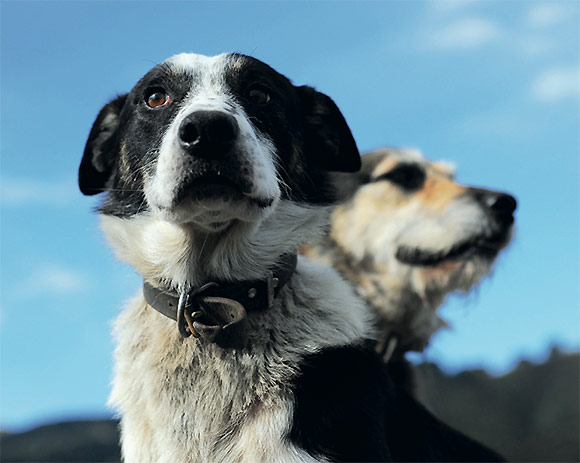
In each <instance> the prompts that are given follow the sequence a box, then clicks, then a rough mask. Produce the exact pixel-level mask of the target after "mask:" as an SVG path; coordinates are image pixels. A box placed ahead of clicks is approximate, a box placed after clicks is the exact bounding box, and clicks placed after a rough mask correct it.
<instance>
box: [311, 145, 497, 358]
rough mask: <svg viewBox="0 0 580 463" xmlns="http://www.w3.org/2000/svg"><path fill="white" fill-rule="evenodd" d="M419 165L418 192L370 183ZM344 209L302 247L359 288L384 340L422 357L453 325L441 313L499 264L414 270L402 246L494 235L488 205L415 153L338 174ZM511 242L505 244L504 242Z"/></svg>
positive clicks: (384, 154) (378, 157) (390, 154)
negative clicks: (448, 300)
mask: <svg viewBox="0 0 580 463" xmlns="http://www.w3.org/2000/svg"><path fill="white" fill-rule="evenodd" d="M401 162H405V163H416V164H418V165H420V166H422V167H423V168H424V169H425V171H426V181H425V183H424V185H423V187H422V188H421V189H420V190H418V191H411V192H409V191H405V190H404V189H403V188H401V187H400V186H398V185H396V184H393V183H392V182H389V181H386V180H383V181H376V182H372V181H371V182H368V178H367V179H365V178H364V176H365V175H367V176H370V178H371V179H373V178H377V177H379V176H380V175H381V174H383V173H385V172H388V171H390V170H391V169H392V168H394V167H395V166H396V165H397V164H399V163H401ZM337 184H338V185H343V186H344V189H345V190H350V191H345V192H344V196H345V197H346V198H347V199H346V200H345V201H344V203H343V204H341V205H339V206H338V207H336V208H335V210H334V211H333V213H332V225H331V228H330V230H329V233H328V234H327V236H326V237H324V238H323V239H322V240H319V241H317V242H314V243H312V244H310V245H309V246H305V247H303V248H302V251H303V252H304V253H305V254H306V255H308V256H309V257H312V258H314V259H317V260H320V261H323V262H326V263H328V264H331V265H332V266H334V267H335V268H337V269H338V270H339V272H340V273H341V274H342V275H343V276H344V277H345V278H346V279H347V280H348V281H349V282H350V283H351V284H352V285H353V286H354V287H355V289H356V291H357V292H358V294H359V295H360V296H362V298H363V299H364V300H366V301H367V303H368V304H369V305H370V306H371V307H372V308H373V309H374V310H375V312H376V313H377V314H378V316H379V320H380V321H379V326H380V328H381V330H382V332H383V335H384V337H385V338H387V337H389V336H391V335H396V336H397V337H398V338H399V341H398V342H399V348H401V349H403V350H417V351H421V350H423V349H424V348H425V346H426V345H427V344H428V343H429V340H430V338H431V336H432V335H433V334H434V333H435V332H436V331H437V330H438V329H440V328H441V327H444V326H447V323H446V322H445V321H444V320H442V319H441V318H439V317H438V315H437V308H438V307H439V306H440V305H441V304H442V303H443V301H444V300H445V297H446V296H447V295H448V294H449V293H451V292H453V291H456V290H461V291H468V290H469V289H470V288H472V287H473V286H474V285H475V284H477V283H478V282H479V281H480V280H481V278H482V277H483V276H484V275H486V274H487V273H488V272H489V271H490V270H491V268H492V265H493V260H494V259H493V258H491V257H489V256H488V257H483V256H479V255H472V256H466V257H461V258H457V259H453V260H448V261H444V262H441V263H439V264H437V265H434V266H428V267H427V266H424V267H423V266H413V265H408V264H405V263H402V262H400V261H398V260H397V259H396V258H395V254H396V251H397V248H398V246H400V245H407V246H411V247H429V248H431V249H437V250H439V249H440V250H442V251H445V250H448V249H451V248H452V247H453V246H454V245H455V244H456V243H460V242H462V241H463V240H465V239H466V238H468V237H469V236H472V235H475V234H477V233H483V232H485V231H486V230H487V229H489V227H490V224H489V218H488V216H487V215H486V214H485V213H484V211H483V208H482V205H481V204H478V203H477V202H476V201H475V200H474V199H470V197H469V195H467V194H466V193H468V192H469V191H470V187H466V186H464V185H460V184H458V183H456V182H455V181H454V180H453V170H452V169H451V168H450V165H449V164H446V163H433V162H430V161H428V160H426V159H425V158H424V157H423V156H422V155H421V154H420V153H419V152H417V151H413V150H395V149H383V150H377V151H376V152H373V153H369V154H367V155H364V156H363V171H362V173H361V174H359V175H358V176H350V178H349V177H346V176H344V175H342V176H340V177H339V178H338V180H337ZM506 244H507V243H506Z"/></svg>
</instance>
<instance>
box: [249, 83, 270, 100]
mask: <svg viewBox="0 0 580 463" xmlns="http://www.w3.org/2000/svg"><path fill="white" fill-rule="evenodd" d="M248 98H249V99H250V101H251V102H252V103H254V104H266V103H269V102H270V94H269V93H268V91H267V90H266V89H265V88H263V87H252V88H251V89H250V90H249V91H248Z"/></svg>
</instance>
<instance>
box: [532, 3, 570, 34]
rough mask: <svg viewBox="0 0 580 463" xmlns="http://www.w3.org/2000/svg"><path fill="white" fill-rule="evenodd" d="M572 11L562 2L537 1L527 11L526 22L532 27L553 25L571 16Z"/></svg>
mask: <svg viewBox="0 0 580 463" xmlns="http://www.w3.org/2000/svg"><path fill="white" fill-rule="evenodd" d="M573 15H574V12H573V11H569V9H568V8H566V6H565V5H564V4H563V3H558V2H550V3H537V4H535V5H534V6H532V7H531V8H530V9H529V10H528V13H527V18H526V20H527V23H528V25H530V26H531V27H534V28H545V27H550V26H554V25H556V24H558V23H561V22H562V21H565V20H567V19H568V18H570V17H573Z"/></svg>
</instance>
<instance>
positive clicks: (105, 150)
mask: <svg viewBox="0 0 580 463" xmlns="http://www.w3.org/2000/svg"><path fill="white" fill-rule="evenodd" d="M126 99H127V95H126V94H125V95H122V96H120V97H118V98H116V99H115V100H113V101H111V102H110V103H108V104H106V105H105V107H104V108H103V109H101V112H100V113H99V115H98V116H97V119H96V120H95V123H94V124H93V128H92V129H91V133H90V134H89V139H88V140H87V144H86V146H85V152H84V154H83V159H82V161H81V165H80V167H79V188H80V190H81V192H82V193H83V194H84V195H87V196H90V195H96V194H97V193H101V192H102V191H103V190H104V188H105V184H106V183H107V180H108V179H109V177H110V176H111V171H112V168H113V164H114V160H115V153H114V150H115V145H116V141H117V129H118V128H119V116H120V114H121V110H122V109H123V105H124V104H125V101H126Z"/></svg>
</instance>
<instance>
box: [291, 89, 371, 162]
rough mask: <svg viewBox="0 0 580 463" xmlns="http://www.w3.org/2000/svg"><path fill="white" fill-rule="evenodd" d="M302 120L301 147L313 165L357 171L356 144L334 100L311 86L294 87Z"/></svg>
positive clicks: (358, 157) (357, 154)
mask: <svg viewBox="0 0 580 463" xmlns="http://www.w3.org/2000/svg"><path fill="white" fill-rule="evenodd" d="M296 90H297V92H298V96H299V98H300V102H301V105H302V111H303V115H304V119H305V130H306V133H305V144H306V149H307V150H308V152H309V154H310V156H312V159H313V161H314V163H315V164H316V165H317V166H319V167H322V168H323V169H325V170H328V171H334V172H357V171H358V170H359V169H360V167H361V161H360V154H359V151H358V148H357V146H356V142H355V141H354V138H353V136H352V133H351V132H350V129H349V128H348V125H347V123H346V121H345V120H344V117H343V115H342V113H341V112H340V110H339V109H338V107H337V106H336V104H335V103H334V101H332V100H331V99H330V98H329V97H328V96H326V95H324V94H323V93H320V92H317V91H316V90H314V89H313V88H311V87H307V86H303V87H297V88H296Z"/></svg>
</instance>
